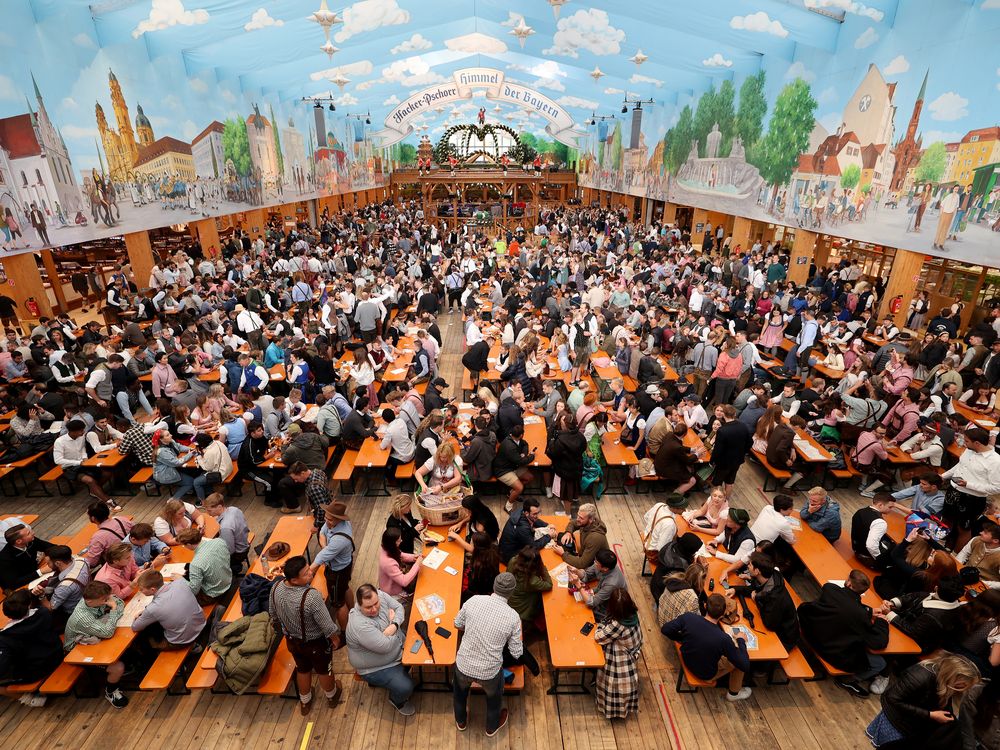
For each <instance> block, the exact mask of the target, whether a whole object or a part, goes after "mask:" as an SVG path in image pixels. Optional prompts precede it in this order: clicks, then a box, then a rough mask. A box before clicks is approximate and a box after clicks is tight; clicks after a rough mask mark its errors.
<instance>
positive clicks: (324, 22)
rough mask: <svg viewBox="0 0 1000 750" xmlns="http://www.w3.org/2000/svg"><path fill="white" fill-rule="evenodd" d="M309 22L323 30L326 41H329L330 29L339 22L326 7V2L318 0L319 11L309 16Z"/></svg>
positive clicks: (334, 14)
mask: <svg viewBox="0 0 1000 750" xmlns="http://www.w3.org/2000/svg"><path fill="white" fill-rule="evenodd" d="M309 20H310V21H312V22H313V23H317V24H319V25H320V26H321V27H322V28H323V34H324V36H326V40H327V41H330V27H331V26H334V25H336V24H338V23H340V22H341V20H340V18H338V17H337V14H336V13H334V12H333V11H332V10H330V8H329V7H328V6H327V4H326V0H320V3H319V10H317V11H315V12H313V13H312V15H310V16H309Z"/></svg>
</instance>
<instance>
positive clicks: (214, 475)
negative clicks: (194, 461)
mask: <svg viewBox="0 0 1000 750" xmlns="http://www.w3.org/2000/svg"><path fill="white" fill-rule="evenodd" d="M221 482H222V474H221V473H220V472H218V471H206V472H205V483H206V484H220V483H221Z"/></svg>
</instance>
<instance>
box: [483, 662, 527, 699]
mask: <svg viewBox="0 0 1000 750" xmlns="http://www.w3.org/2000/svg"><path fill="white" fill-rule="evenodd" d="M508 669H509V671H511V672H513V673H514V679H512V680H511V681H510V682H505V683H504V684H503V691H504V692H505V693H520V692H521V691H522V690H524V667H523V666H522V665H521V664H515V665H514V666H512V667H509V668H508ZM472 689H473V690H474V691H475V692H477V693H481V692H482V691H483V688H482V687H481V686H480V684H479V683H478V682H473V683H472Z"/></svg>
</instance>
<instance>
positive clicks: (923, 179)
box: [913, 141, 948, 185]
mask: <svg viewBox="0 0 1000 750" xmlns="http://www.w3.org/2000/svg"><path fill="white" fill-rule="evenodd" d="M947 166H948V153H947V151H946V150H945V146H944V143H943V142H942V141H938V142H936V143H932V144H931V145H930V146H928V147H927V148H926V149H925V150H924V153H923V155H921V157H920V163H919V164H917V168H916V170H915V171H914V173H913V179H914V181H915V182H917V183H918V184H923V183H927V182H929V183H931V184H934V185H936V184H937V183H939V182H941V178H942V177H944V172H945V169H946V168H947Z"/></svg>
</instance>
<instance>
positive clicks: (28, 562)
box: [0, 537, 53, 591]
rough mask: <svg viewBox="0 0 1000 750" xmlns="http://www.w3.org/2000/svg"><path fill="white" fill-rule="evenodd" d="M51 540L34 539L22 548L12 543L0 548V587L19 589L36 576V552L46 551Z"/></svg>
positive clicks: (6, 589)
mask: <svg viewBox="0 0 1000 750" xmlns="http://www.w3.org/2000/svg"><path fill="white" fill-rule="evenodd" d="M52 546H53V545H52V543H51V542H47V541H45V540H44V539H39V538H38V537H35V539H34V540H33V541H32V542H31V544H29V545H28V546H27V547H25V548H24V549H23V550H22V549H18V548H17V547H15V546H14V545H13V544H8V545H7V546H5V547H4V548H3V549H0V589H3V590H4V591H8V590H10V589H19V588H21V586H23V585H24V584H26V583H30V582H31V581H33V580H35V578H37V577H38V572H37V571H38V554H39V553H40V552H47V551H48V550H49V548H50V547H52Z"/></svg>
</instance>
